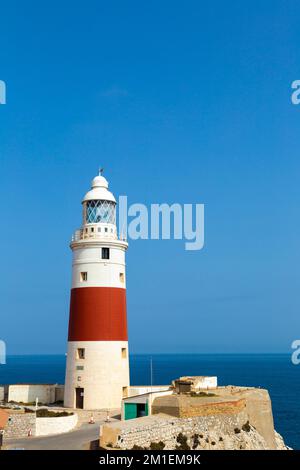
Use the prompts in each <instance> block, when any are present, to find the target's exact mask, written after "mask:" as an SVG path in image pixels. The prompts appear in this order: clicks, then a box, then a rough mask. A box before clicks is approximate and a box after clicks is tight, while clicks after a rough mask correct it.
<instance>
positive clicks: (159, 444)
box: [150, 441, 166, 450]
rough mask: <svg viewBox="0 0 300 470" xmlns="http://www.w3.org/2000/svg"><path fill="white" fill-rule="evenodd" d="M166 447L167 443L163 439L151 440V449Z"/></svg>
mask: <svg viewBox="0 0 300 470" xmlns="http://www.w3.org/2000/svg"><path fill="white" fill-rule="evenodd" d="M165 447H166V444H165V443H164V442H162V441H159V442H151V444H150V449H151V450H163V449H164V448H165Z"/></svg>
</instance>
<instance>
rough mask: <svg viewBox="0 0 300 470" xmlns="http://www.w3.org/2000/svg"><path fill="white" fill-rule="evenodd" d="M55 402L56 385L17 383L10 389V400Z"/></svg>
mask: <svg viewBox="0 0 300 470" xmlns="http://www.w3.org/2000/svg"><path fill="white" fill-rule="evenodd" d="M36 398H38V400H39V402H40V403H53V402H54V401H55V385H43V384H16V385H10V386H9V389H8V401H16V402H23V403H32V402H35V400H36Z"/></svg>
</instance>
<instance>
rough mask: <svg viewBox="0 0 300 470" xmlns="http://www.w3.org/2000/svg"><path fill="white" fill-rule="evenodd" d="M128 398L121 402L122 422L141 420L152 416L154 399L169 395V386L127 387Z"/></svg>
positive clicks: (171, 391) (171, 390) (170, 390)
mask: <svg viewBox="0 0 300 470" xmlns="http://www.w3.org/2000/svg"><path fill="white" fill-rule="evenodd" d="M128 393H129V396H128V397H126V398H123V400H122V411H121V417H122V419H123V420H128V419H134V418H141V417H143V416H149V415H151V414H152V403H153V401H154V399H155V398H156V397H161V396H165V395H171V394H172V393H173V389H172V388H171V387H170V385H155V386H151V385H141V386H135V387H129V390H128Z"/></svg>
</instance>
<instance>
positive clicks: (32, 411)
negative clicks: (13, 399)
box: [24, 408, 34, 413]
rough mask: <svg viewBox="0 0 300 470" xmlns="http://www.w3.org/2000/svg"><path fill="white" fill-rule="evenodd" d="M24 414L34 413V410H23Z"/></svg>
mask: <svg viewBox="0 0 300 470" xmlns="http://www.w3.org/2000/svg"><path fill="white" fill-rule="evenodd" d="M24 411H25V413H34V410H32V409H31V408H24Z"/></svg>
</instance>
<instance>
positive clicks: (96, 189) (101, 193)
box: [82, 175, 116, 203]
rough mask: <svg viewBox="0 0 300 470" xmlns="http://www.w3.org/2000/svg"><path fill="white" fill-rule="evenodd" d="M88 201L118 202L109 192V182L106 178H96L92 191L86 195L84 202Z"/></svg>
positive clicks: (99, 176) (100, 176)
mask: <svg viewBox="0 0 300 470" xmlns="http://www.w3.org/2000/svg"><path fill="white" fill-rule="evenodd" d="M86 201H111V202H116V199H115V197H114V195H113V194H112V193H111V192H110V191H109V190H108V181H107V179H106V178H104V176H102V175H98V176H95V178H94V179H93V181H92V189H91V190H90V191H88V192H87V193H86V195H85V196H84V198H83V201H82V202H83V203H84V202H86Z"/></svg>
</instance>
